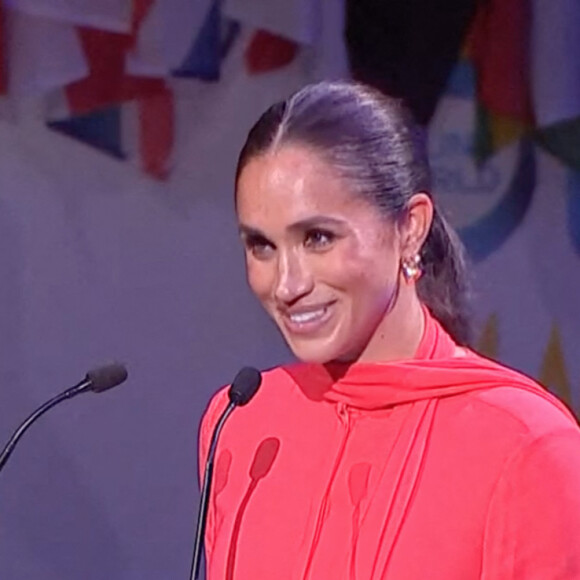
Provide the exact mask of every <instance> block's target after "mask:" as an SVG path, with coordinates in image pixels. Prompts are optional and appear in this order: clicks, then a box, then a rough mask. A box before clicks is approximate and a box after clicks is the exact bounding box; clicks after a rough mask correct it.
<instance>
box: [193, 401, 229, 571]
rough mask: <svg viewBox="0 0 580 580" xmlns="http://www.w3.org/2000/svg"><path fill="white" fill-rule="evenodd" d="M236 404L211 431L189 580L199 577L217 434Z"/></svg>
mask: <svg viewBox="0 0 580 580" xmlns="http://www.w3.org/2000/svg"><path fill="white" fill-rule="evenodd" d="M236 406H237V405H236V403H235V402H234V401H230V403H229V405H228V406H227V407H226V409H225V411H224V412H223V413H222V415H221V417H220V418H219V421H218V422H217V423H216V426H215V429H214V430H213V433H212V436H211V443H210V446H209V452H208V454H207V460H206V463H205V472H204V475H203V485H202V488H201V495H200V498H199V511H198V514H197V526H196V532H195V546H194V549H193V560H192V563H191V574H190V579H191V580H197V578H198V576H199V564H200V561H201V547H202V545H203V539H204V536H205V523H206V521H207V508H208V502H209V496H210V491H211V482H212V476H213V464H214V458H215V452H216V448H217V440H218V437H219V434H220V433H221V430H222V427H223V426H224V423H225V422H226V419H227V418H228V417H229V416H230V414H231V412H232V411H233V410H234V409H235V408H236Z"/></svg>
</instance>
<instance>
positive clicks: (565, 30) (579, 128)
mask: <svg viewBox="0 0 580 580" xmlns="http://www.w3.org/2000/svg"><path fill="white" fill-rule="evenodd" d="M531 3H532V6H533V19H532V55H531V56H532V58H531V60H532V89H533V101H534V111H535V114H536V126H537V138H538V141H539V143H540V144H541V145H542V146H543V147H544V148H545V149H546V150H548V151H549V152H550V153H552V154H553V155H555V156H556V157H558V158H559V159H561V160H562V161H564V162H565V163H567V164H568V165H569V166H571V167H573V168H575V169H580V2H579V1H578V0H549V1H547V0H531Z"/></svg>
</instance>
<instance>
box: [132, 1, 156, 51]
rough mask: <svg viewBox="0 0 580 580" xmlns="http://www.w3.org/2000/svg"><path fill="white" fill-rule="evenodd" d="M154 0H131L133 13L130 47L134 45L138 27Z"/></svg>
mask: <svg viewBox="0 0 580 580" xmlns="http://www.w3.org/2000/svg"><path fill="white" fill-rule="evenodd" d="M154 2H155V0H133V15H132V18H131V43H130V48H134V47H135V43H136V42H137V35H138V34H139V29H140V28H141V25H142V24H143V22H144V20H145V18H147V15H148V14H149V11H150V10H151V8H152V7H153V4H154Z"/></svg>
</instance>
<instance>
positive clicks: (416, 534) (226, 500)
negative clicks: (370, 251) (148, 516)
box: [200, 312, 580, 580]
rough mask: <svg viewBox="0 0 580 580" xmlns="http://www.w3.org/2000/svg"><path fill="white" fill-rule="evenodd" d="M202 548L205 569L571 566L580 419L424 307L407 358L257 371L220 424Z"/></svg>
mask: <svg viewBox="0 0 580 580" xmlns="http://www.w3.org/2000/svg"><path fill="white" fill-rule="evenodd" d="M227 403H228V397H227V388H224V389H222V390H221V391H220V392H218V394H217V395H216V396H215V397H214V398H213V399H212V401H211V403H210V405H209V407H208V409H207V411H206V413H205V415H204V418H203V421H202V425H201V432H200V469H201V468H202V467H203V465H204V463H205V459H206V457H207V451H208V446H209V441H210V438H211V433H212V430H213V428H214V426H215V424H216V422H217V420H218V418H219V416H220V415H221V413H222V411H223V410H224V409H225V408H226V406H227ZM205 548H206V562H207V579H208V580H224V579H225V580H230V579H235V580H266V579H267V580H425V579H429V580H472V579H473V580H475V579H480V580H499V579H501V580H511V579H513V580H515V579H518V580H519V579H521V580H524V579H525V580H536V579H537V580H556V579H557V580H573V579H580V429H579V428H578V424H577V422H576V420H575V419H574V417H573V416H572V415H571V413H570V412H569V411H568V409H567V408H566V407H565V406H564V405H563V404H562V403H561V402H560V401H558V400H557V399H556V398H555V397H553V396H552V395H551V394H549V393H548V392H547V391H546V390H545V389H544V388H543V387H541V386H539V385H538V384H537V383H535V382H534V381H533V380H532V379H530V378H528V377H526V376H525V375H522V374H520V373H518V372H516V371H513V370H511V369H509V368H507V367H504V366H501V365H499V364H497V363H495V362H493V361H490V360H488V359H486V358H483V357H481V356H479V355H477V354H476V353H474V352H473V351H471V350H469V349H466V348H463V347H459V346H458V345H456V344H455V343H454V342H453V340H452V339H451V337H450V336H449V335H448V334H447V333H446V332H445V331H444V330H443V328H442V327H441V326H440V325H439V323H438V322H437V321H436V320H435V319H434V318H433V317H432V316H431V315H430V314H429V313H428V312H426V324H425V332H424V335H423V338H422V340H421V343H420V345H419V348H418V350H417V353H416V355H415V357H414V358H413V359H410V360H405V361H396V362H388V363H355V364H351V365H346V364H339V363H331V364H327V365H317V364H306V363H302V364H294V365H289V366H281V367H277V368H275V369H272V370H269V371H266V372H264V373H263V381H262V386H261V387H260V389H259V391H258V393H257V394H256V395H255V397H254V398H253V399H252V401H251V402H250V403H249V404H248V405H247V406H245V407H241V408H238V409H236V410H235V412H234V413H233V414H232V415H231V417H230V418H229V419H228V422H227V423H226V424H225V427H224V429H223V431H222V433H221V435H220V439H219V442H218V445H217V453H216V459H215V467H214V478H213V484H212V490H211V495H210V499H209V509H208V520H207V527H206V535H205Z"/></svg>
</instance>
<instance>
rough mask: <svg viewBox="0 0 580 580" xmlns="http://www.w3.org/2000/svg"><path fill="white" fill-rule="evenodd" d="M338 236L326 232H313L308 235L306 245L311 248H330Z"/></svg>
mask: <svg viewBox="0 0 580 580" xmlns="http://www.w3.org/2000/svg"><path fill="white" fill-rule="evenodd" d="M335 238H336V236H335V235H334V234H333V233H332V232H329V231H326V230H311V231H309V232H307V233H306V239H305V241H304V245H305V246H306V247H310V248H325V247H327V246H329V245H330V244H331V243H332V242H333V241H334V240H335Z"/></svg>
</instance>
